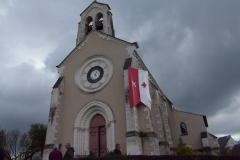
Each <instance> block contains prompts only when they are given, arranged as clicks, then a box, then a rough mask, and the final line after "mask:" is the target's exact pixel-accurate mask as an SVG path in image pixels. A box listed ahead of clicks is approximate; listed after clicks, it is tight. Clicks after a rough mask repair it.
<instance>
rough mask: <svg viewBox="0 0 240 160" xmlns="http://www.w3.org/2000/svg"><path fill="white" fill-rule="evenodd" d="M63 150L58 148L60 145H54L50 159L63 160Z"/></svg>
mask: <svg viewBox="0 0 240 160" xmlns="http://www.w3.org/2000/svg"><path fill="white" fill-rule="evenodd" d="M62 158H63V156H62V152H61V151H59V150H58V145H57V144H55V145H54V146H53V150H52V151H51V152H50V154H49V157H48V159H49V160H62Z"/></svg>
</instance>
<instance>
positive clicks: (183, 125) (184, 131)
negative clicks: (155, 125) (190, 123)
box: [180, 122, 188, 135]
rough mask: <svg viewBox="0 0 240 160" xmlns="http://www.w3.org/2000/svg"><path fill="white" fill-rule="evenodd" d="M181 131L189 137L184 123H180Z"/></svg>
mask: <svg viewBox="0 0 240 160" xmlns="http://www.w3.org/2000/svg"><path fill="white" fill-rule="evenodd" d="M180 129H181V133H182V135H187V134H188V132H187V125H186V124H185V123H184V122H181V123H180Z"/></svg>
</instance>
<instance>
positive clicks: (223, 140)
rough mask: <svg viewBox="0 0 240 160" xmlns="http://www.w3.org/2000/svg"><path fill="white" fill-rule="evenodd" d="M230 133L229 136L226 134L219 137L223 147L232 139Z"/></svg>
mask: <svg viewBox="0 0 240 160" xmlns="http://www.w3.org/2000/svg"><path fill="white" fill-rule="evenodd" d="M230 137H231V136H230V135H228V136H224V137H219V138H218V143H219V145H220V147H221V148H224V147H225V146H226V144H227V142H228V140H229V139H230Z"/></svg>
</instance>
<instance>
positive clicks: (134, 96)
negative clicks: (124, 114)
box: [128, 67, 152, 109]
mask: <svg viewBox="0 0 240 160" xmlns="http://www.w3.org/2000/svg"><path fill="white" fill-rule="evenodd" d="M128 81H129V92H130V108H133V107H134V106H136V105H137V104H139V103H140V102H142V103H143V104H145V105H146V106H148V107H149V108H150V109H151V102H152V100H151V98H150V94H149V85H148V71H144V70H140V69H136V68H130V67H129V68H128Z"/></svg>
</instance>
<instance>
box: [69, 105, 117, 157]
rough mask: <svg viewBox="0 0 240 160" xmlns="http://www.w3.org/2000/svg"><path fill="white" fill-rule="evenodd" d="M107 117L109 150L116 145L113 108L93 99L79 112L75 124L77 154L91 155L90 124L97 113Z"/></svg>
mask: <svg viewBox="0 0 240 160" xmlns="http://www.w3.org/2000/svg"><path fill="white" fill-rule="evenodd" d="M98 114H99V115H101V116H102V117H103V118H104V119H105V122H106V124H105V127H106V143H107V151H111V150H113V149H114V147H115V133H114V123H115V120H114V115H113V112H112V110H111V108H110V107H109V106H108V105H107V104H106V103H103V102H101V101H92V102H90V103H88V104H87V105H85V106H84V107H83V109H81V111H80V112H79V114H78V115H77V117H76V119H75V124H74V141H73V142H74V143H73V145H74V148H75V155H89V152H90V124H91V121H92V119H93V118H94V117H95V116H96V115H98Z"/></svg>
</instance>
